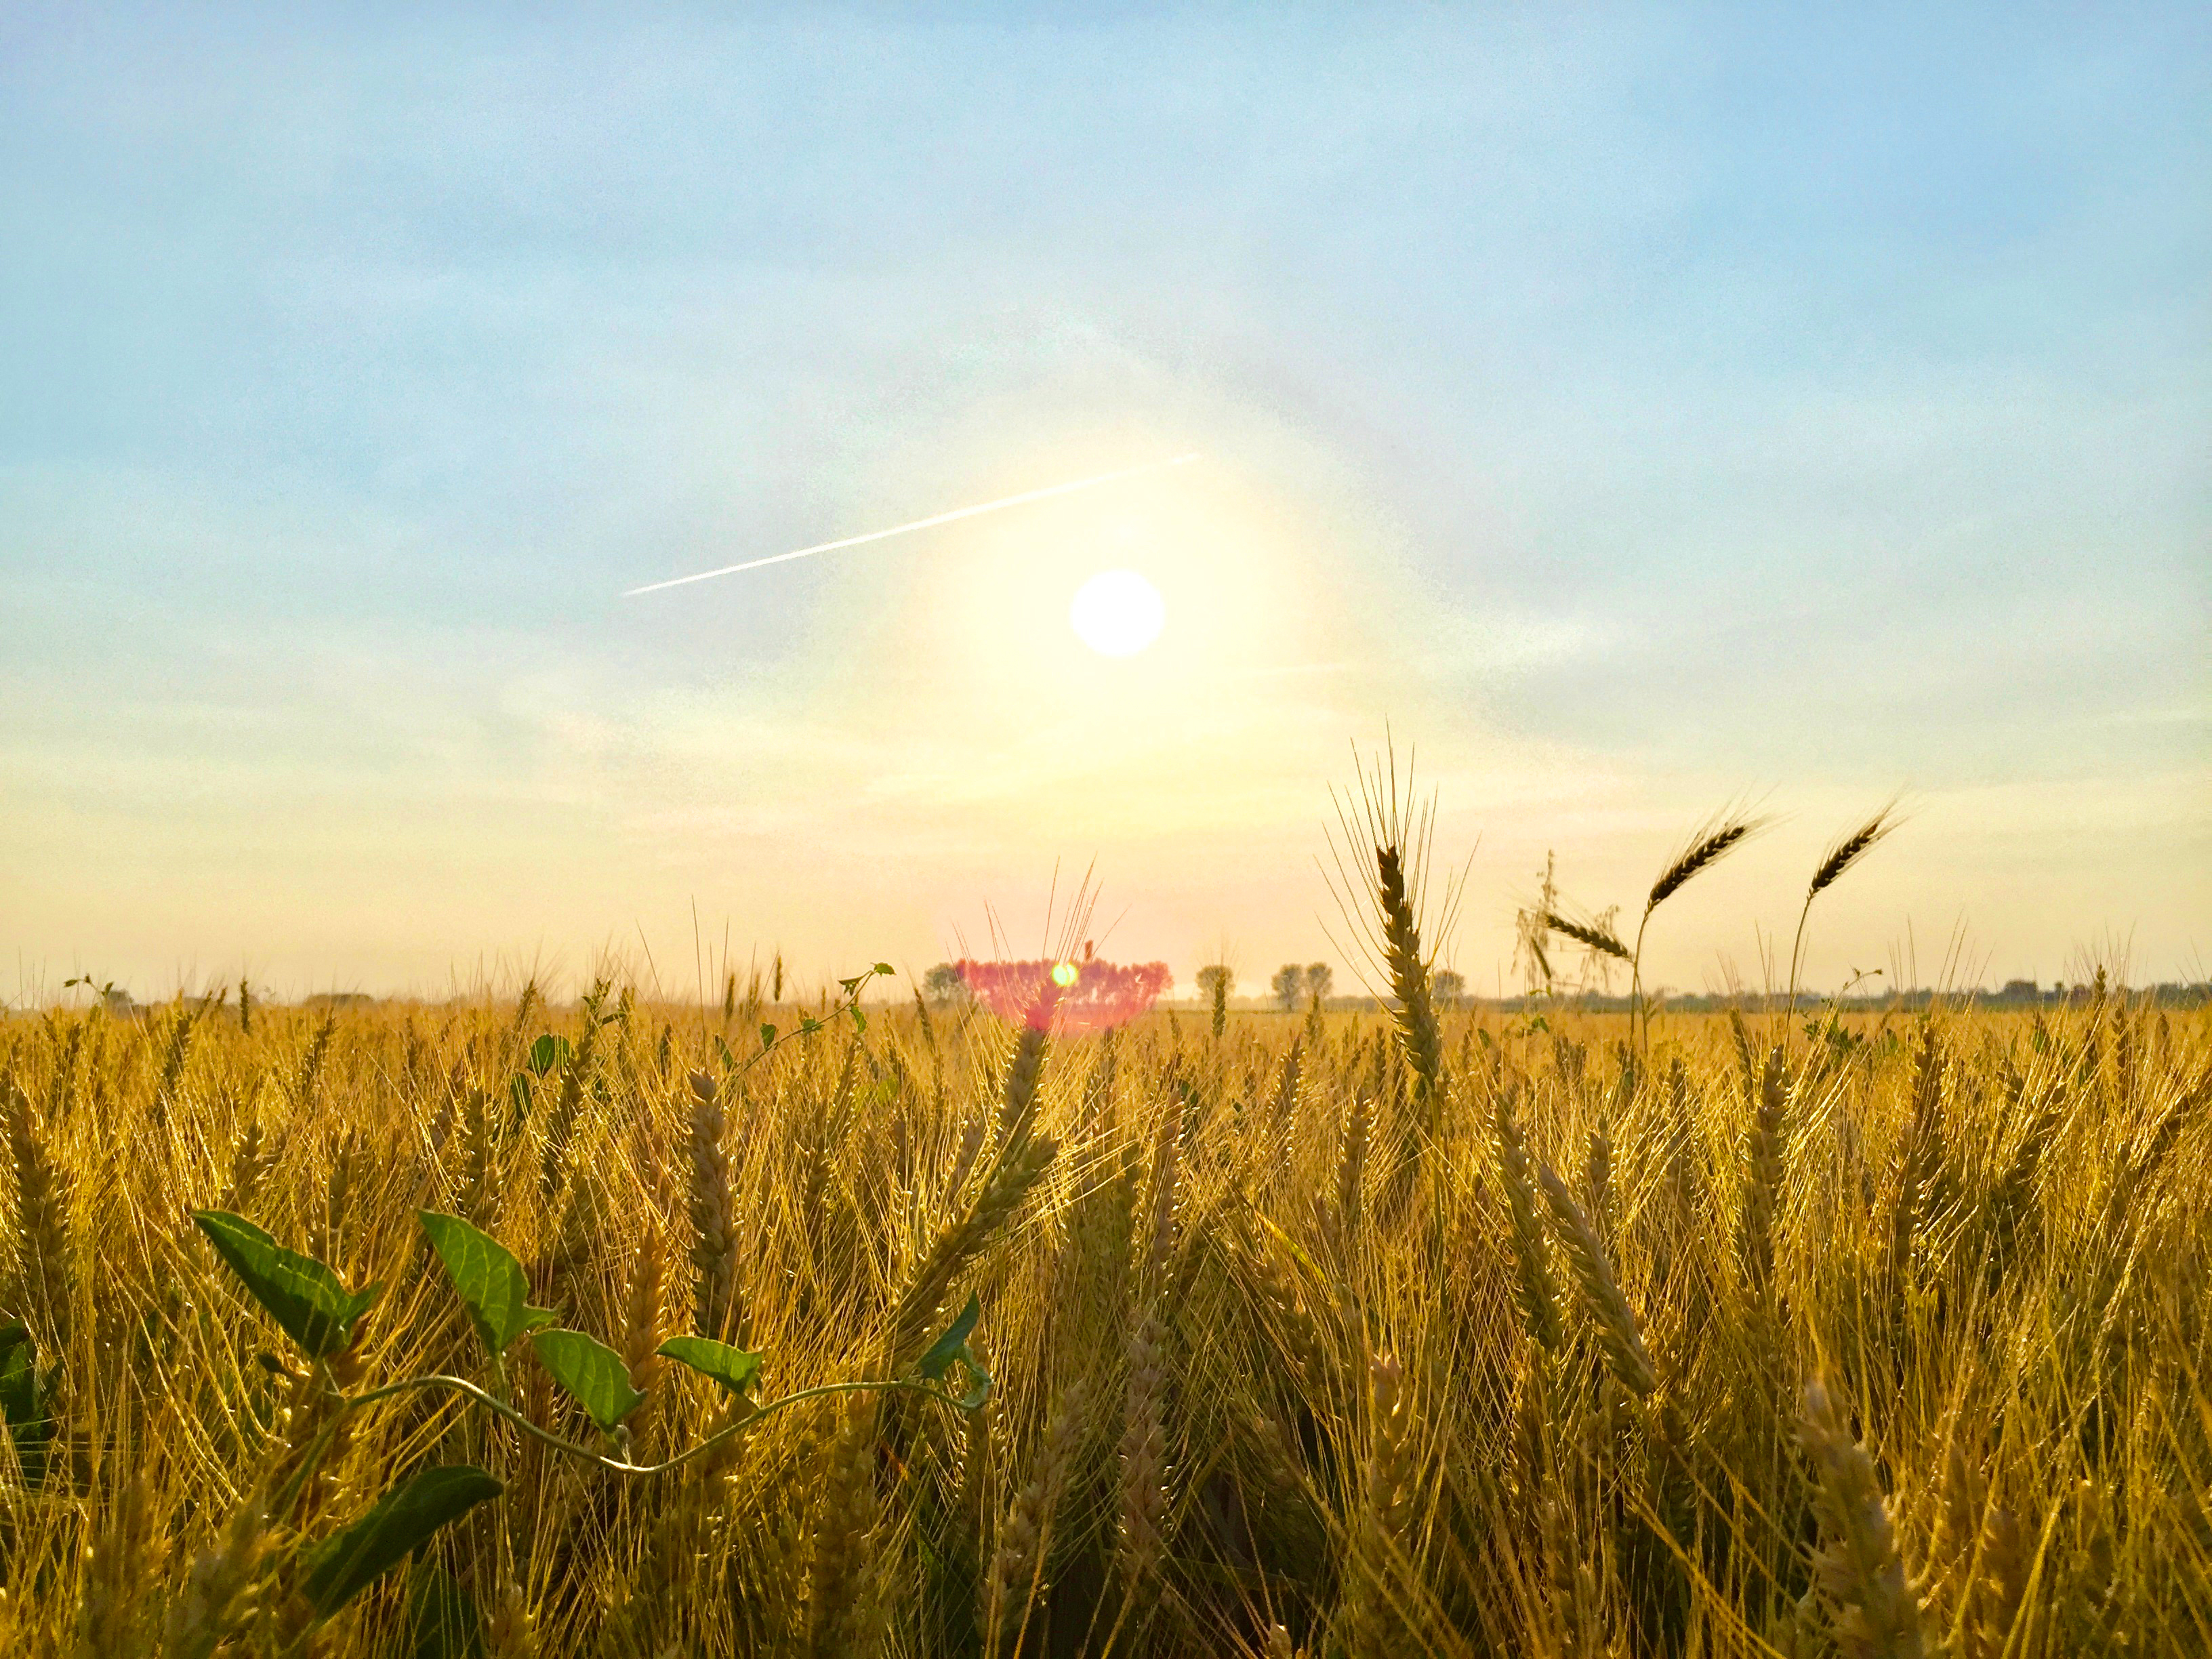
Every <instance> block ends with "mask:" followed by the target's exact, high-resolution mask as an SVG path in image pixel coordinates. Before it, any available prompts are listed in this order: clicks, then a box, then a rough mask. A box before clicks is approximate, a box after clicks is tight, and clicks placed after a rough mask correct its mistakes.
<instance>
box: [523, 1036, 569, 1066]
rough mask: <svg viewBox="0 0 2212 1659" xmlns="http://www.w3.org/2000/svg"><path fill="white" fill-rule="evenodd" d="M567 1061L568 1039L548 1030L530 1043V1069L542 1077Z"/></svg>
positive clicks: (564, 1064)
mask: <svg viewBox="0 0 2212 1659" xmlns="http://www.w3.org/2000/svg"><path fill="white" fill-rule="evenodd" d="M567 1064H568V1038H566V1037H564V1036H554V1035H553V1033H552V1032H550V1031H548V1032H546V1033H545V1035H544V1036H541V1037H539V1038H538V1041H537V1042H533V1043H532V1044H531V1045H530V1069H531V1070H532V1071H533V1072H535V1073H538V1076H540V1077H544V1075H545V1074H546V1073H548V1072H551V1071H555V1070H557V1069H558V1068H559V1067H561V1066H566V1065H567Z"/></svg>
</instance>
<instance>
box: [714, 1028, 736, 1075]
mask: <svg viewBox="0 0 2212 1659" xmlns="http://www.w3.org/2000/svg"><path fill="white" fill-rule="evenodd" d="M714 1052H715V1053H716V1054H720V1056H721V1057H722V1069H723V1070H724V1071H726V1072H734V1071H736V1070H737V1069H738V1057H737V1056H736V1055H735V1054H732V1053H731V1052H730V1045H729V1042H728V1041H727V1040H726V1038H724V1037H723V1036H722V1035H721V1034H720V1032H717V1033H716V1034H715V1036H714Z"/></svg>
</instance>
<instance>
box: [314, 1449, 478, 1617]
mask: <svg viewBox="0 0 2212 1659" xmlns="http://www.w3.org/2000/svg"><path fill="white" fill-rule="evenodd" d="M504 1490H505V1488H503V1487H502V1486H501V1485H500V1483H499V1482H498V1481H496V1480H493V1479H492V1478H491V1476H489V1475H488V1474H485V1473H484V1472H483V1470H482V1469H479V1468H475V1467H473V1466H472V1465H470V1464H467V1463H456V1464H452V1465H449V1466H447V1467H444V1468H430V1469H418V1470H416V1472H415V1473H414V1474H411V1475H410V1476H409V1477H408V1478H407V1480H405V1481H404V1482H403V1483H402V1484H400V1485H399V1486H394V1487H393V1488H392V1490H391V1491H390V1492H386V1493H385V1494H384V1496H383V1497H381V1498H378V1499H377V1500H376V1507H375V1508H374V1509H372V1510H369V1512H368V1514H367V1515H364V1516H362V1517H361V1519H360V1520H358V1521H356V1522H354V1523H353V1525H351V1526H349V1527H348V1528H345V1530H343V1532H340V1533H338V1534H335V1535H334V1536H332V1537H331V1539H330V1540H329V1541H326V1542H325V1543H324V1544H322V1545H320V1546H319V1547H317V1548H316V1549H315V1550H314V1551H313V1553H311V1555H310V1556H309V1558H308V1562H307V1577H305V1578H304V1579H303V1580H302V1581H301V1586H300V1589H301V1595H305V1596H306V1597H307V1603H308V1605H309V1606H310V1607H313V1608H314V1610H315V1616H316V1618H318V1619H328V1618H329V1617H330V1616H331V1614H332V1613H336V1612H337V1610H338V1609H339V1608H340V1607H343V1606H345V1604H346V1603H347V1602H349V1601H352V1600H353V1598H354V1597H355V1596H356V1595H360V1594H361V1593H362V1591H363V1590H365V1589H368V1587H369V1586H370V1585H371V1584H373V1583H375V1582H376V1581H377V1580H378V1579H380V1578H381V1577H383V1576H384V1575H385V1574H386V1573H387V1572H389V1571H392V1568H394V1567H396V1566H398V1565H399V1564H400V1563H401V1562H402V1561H404V1560H405V1559H407V1557H408V1555H409V1553H410V1552H412V1551H413V1550H415V1549H416V1548H418V1547H421V1546H422V1545H423V1544H425V1543H428V1541H429V1540H430V1538H431V1537H432V1535H433V1534H435V1533H436V1532H437V1530H438V1529H439V1528H441V1527H443V1526H445V1525H446V1524H447V1523H448V1522H453V1521H457V1520H459V1518H460V1517H461V1516H464V1515H466V1514H467V1513H468V1512H469V1511H470V1510H472V1509H474V1508H475V1507H476V1506H477V1504H481V1503H483V1501H484V1500H485V1499H486V1498H496V1497H498V1496H499V1495H500V1493H501V1492H502V1491H504Z"/></svg>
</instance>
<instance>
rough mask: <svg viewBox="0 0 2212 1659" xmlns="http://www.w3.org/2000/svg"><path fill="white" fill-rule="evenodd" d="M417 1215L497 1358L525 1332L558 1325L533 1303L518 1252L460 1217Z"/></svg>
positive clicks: (425, 1212)
mask: <svg viewBox="0 0 2212 1659" xmlns="http://www.w3.org/2000/svg"><path fill="white" fill-rule="evenodd" d="M417 1214H418V1216H419V1217H420V1218H421V1220H422V1231H424V1232H426V1233H428V1235H429V1237H430V1248H431V1249H434V1250H435V1251H436V1252H437V1253H438V1260H439V1261H441V1262H442V1263H443V1264H444V1265H445V1269H446V1277H447V1278H448V1279H452V1280H453V1289H454V1290H455V1291H458V1292H459V1294H460V1298H461V1301H462V1302H463V1304H465V1305H466V1307H467V1308H468V1310H469V1322H470V1323H471V1325H474V1326H475V1327H476V1329H477V1339H478V1340H481V1341H482V1342H483V1345H484V1352H487V1353H488V1354H489V1355H490V1356H491V1357H492V1358H494V1359H497V1358H499V1357H500V1356H501V1354H503V1353H505V1352H507V1348H508V1346H510V1345H511V1344H512V1343H513V1341H514V1339H515V1338H516V1337H518V1336H520V1335H521V1334H523V1332H525V1331H534V1330H536V1329H537V1328H538V1327H539V1326H541V1325H550V1324H551V1323H552V1322H553V1315H552V1313H551V1312H550V1310H547V1309H544V1308H533V1307H532V1306H531V1305H530V1281H529V1280H528V1279H526V1278H524V1277H523V1273H522V1264H521V1263H520V1261H516V1260H515V1259H514V1252H513V1251H512V1250H510V1249H507V1246H506V1245H504V1244H502V1243H500V1242H499V1241H498V1240H497V1239H495V1238H494V1237H492V1236H491V1235H490V1234H489V1233H487V1232H483V1231H480V1230H478V1229H477V1228H475V1227H471V1225H469V1224H468V1223H467V1222H465V1221H464V1220H462V1219H461V1218H459V1216H454V1215H441V1214H440V1213H439V1212H437V1211H435V1210H422V1211H419V1212H417Z"/></svg>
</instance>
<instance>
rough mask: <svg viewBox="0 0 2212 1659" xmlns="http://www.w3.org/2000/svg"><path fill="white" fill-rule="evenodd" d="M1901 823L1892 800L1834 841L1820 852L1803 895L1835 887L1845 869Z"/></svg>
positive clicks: (1883, 839) (1872, 848)
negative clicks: (1818, 860)
mask: <svg viewBox="0 0 2212 1659" xmlns="http://www.w3.org/2000/svg"><path fill="white" fill-rule="evenodd" d="M1904 823H1905V820H1904V819H1903V818H1902V817H1899V815H1898V811H1897V803H1896V802H1895V801H1891V802H1890V803H1889V804H1888V805H1887V806H1884V807H1883V808H1882V809H1881V811H1879V812H1876V813H1875V815H1874V816H1873V817H1870V818H1869V819H1868V820H1867V821H1866V822H1865V823H1863V824H1861V825H1860V826H1859V827H1858V828H1857V829H1854V830H1852V831H1851V832H1850V834H1849V835H1848V836H1844V837H1842V838H1841V839H1840V840H1838V841H1837V842H1835V843H1834V844H1833V845H1832V846H1831V847H1830V848H1828V850H1827V851H1826V853H1824V854H1821V855H1820V866H1819V867H1818V868H1816V869H1815V870H1814V872H1813V881H1812V884H1811V886H1809V887H1808V888H1807V890H1806V896H1807V897H1808V898H1809V897H1811V896H1813V895H1814V894H1815V893H1819V892H1822V891H1824V890H1826V889H1828V888H1830V887H1832V886H1834V885H1835V884H1836V883H1837V882H1838V880H1840V879H1841V878H1842V877H1843V874H1844V872H1845V871H1846V870H1849V869H1850V867H1851V866H1853V865H1855V864H1857V862H1858V861H1859V860H1861V859H1863V858H1864V857H1865V856H1866V855H1867V854H1869V853H1870V852H1872V851H1873V850H1874V849H1875V847H1876V846H1877V845H1878V844H1879V843H1881V842H1883V841H1886V840H1887V839H1888V837H1889V836H1891V835H1892V834H1893V833H1894V832H1895V831H1896V830H1897V829H1899V828H1900V827H1901V826H1902V825H1903V824H1904Z"/></svg>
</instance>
